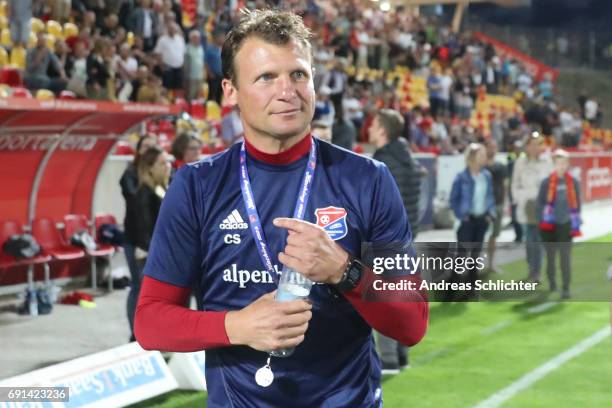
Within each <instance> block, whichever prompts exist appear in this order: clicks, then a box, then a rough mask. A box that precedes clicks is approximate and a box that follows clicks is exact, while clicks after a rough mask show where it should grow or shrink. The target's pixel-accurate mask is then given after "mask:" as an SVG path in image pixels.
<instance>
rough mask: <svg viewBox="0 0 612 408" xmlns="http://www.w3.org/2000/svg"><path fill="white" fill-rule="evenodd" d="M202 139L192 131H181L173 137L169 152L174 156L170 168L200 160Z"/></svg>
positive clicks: (178, 167) (176, 168)
mask: <svg viewBox="0 0 612 408" xmlns="http://www.w3.org/2000/svg"><path fill="white" fill-rule="evenodd" d="M201 151H202V140H201V139H200V138H199V137H197V136H196V135H195V134H194V133H192V132H183V133H181V134H179V135H178V136H177V137H175V138H174V140H173V141H172V147H171V148H170V153H172V155H173V156H174V162H173V163H172V168H174V169H175V170H178V169H180V168H181V167H183V165H185V164H187V163H193V162H195V161H198V160H200V153H201Z"/></svg>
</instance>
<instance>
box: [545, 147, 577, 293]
mask: <svg viewBox="0 0 612 408" xmlns="http://www.w3.org/2000/svg"><path fill="white" fill-rule="evenodd" d="M554 167H555V168H554V171H553V173H552V174H550V175H549V176H548V177H546V178H545V179H544V180H543V181H542V183H541V184H540V189H539V193H538V203H537V204H538V205H537V207H538V208H537V214H538V220H539V221H540V234H541V236H542V242H543V243H544V247H545V248H546V274H547V275H548V283H549V285H550V290H551V292H554V291H556V290H557V281H556V274H557V272H556V268H555V262H556V261H555V258H556V254H557V252H559V258H560V264H561V281H562V292H561V298H562V299H569V298H570V275H571V261H570V259H571V250H572V244H571V241H572V239H573V237H578V236H580V235H581V234H580V224H581V220H580V184H579V183H578V180H577V179H576V178H574V177H573V176H572V175H571V174H570V173H569V171H568V170H569V154H568V153H567V152H566V151H565V150H561V149H558V150H556V151H555V153H554Z"/></svg>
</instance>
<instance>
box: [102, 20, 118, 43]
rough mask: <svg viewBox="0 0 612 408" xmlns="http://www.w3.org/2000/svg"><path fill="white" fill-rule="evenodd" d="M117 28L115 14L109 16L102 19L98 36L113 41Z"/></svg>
mask: <svg viewBox="0 0 612 408" xmlns="http://www.w3.org/2000/svg"><path fill="white" fill-rule="evenodd" d="M119 28H120V27H119V17H118V16H117V15H116V14H109V15H107V16H106V17H105V18H104V25H103V26H102V29H101V30H100V35H102V36H104V37H109V38H111V39H113V38H115V37H116V36H117V33H118V31H119Z"/></svg>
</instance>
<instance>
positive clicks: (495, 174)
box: [485, 138, 508, 273]
mask: <svg viewBox="0 0 612 408" xmlns="http://www.w3.org/2000/svg"><path fill="white" fill-rule="evenodd" d="M485 147H486V149H487V166H486V169H487V170H488V171H489V173H491V180H492V182H493V198H494V199H495V214H496V217H495V218H494V220H493V229H492V231H491V235H489V242H488V247H487V255H488V259H487V262H488V269H489V270H490V271H493V272H495V273H501V270H499V268H497V266H496V265H495V246H496V244H497V238H498V237H499V234H500V233H501V226H502V218H503V215H504V203H505V200H506V189H507V188H508V180H507V178H508V175H507V169H506V166H505V165H504V164H502V163H501V162H499V161H496V160H495V155H496V154H497V141H495V139H493V138H488V139H486V141H485Z"/></svg>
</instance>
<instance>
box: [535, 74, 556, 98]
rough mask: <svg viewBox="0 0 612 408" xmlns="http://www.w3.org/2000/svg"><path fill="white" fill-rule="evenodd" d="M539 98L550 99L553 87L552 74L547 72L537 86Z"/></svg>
mask: <svg viewBox="0 0 612 408" xmlns="http://www.w3.org/2000/svg"><path fill="white" fill-rule="evenodd" d="M538 88H539V91H540V92H539V93H540V96H541V97H542V98H544V99H547V100H548V99H552V98H553V91H554V86H553V83H552V74H551V73H550V72H547V73H545V74H544V78H543V79H542V80H541V81H540V84H539V85H538Z"/></svg>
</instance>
